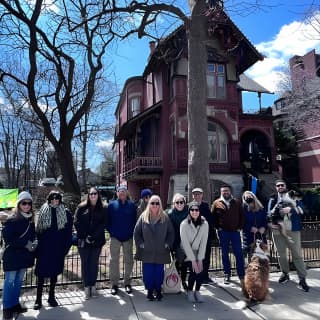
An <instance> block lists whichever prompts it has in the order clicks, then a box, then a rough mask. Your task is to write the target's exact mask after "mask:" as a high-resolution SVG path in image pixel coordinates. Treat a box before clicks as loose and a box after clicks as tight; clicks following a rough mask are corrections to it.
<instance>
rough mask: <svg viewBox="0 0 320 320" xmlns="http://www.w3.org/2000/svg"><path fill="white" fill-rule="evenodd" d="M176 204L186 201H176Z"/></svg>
mask: <svg viewBox="0 0 320 320" xmlns="http://www.w3.org/2000/svg"><path fill="white" fill-rule="evenodd" d="M175 203H176V204H184V201H176V202H175Z"/></svg>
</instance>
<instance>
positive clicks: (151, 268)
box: [142, 262, 164, 290]
mask: <svg viewBox="0 0 320 320" xmlns="http://www.w3.org/2000/svg"><path fill="white" fill-rule="evenodd" d="M142 275H143V282H144V285H145V287H146V289H147V290H154V289H155V290H161V286H162V282H163V278H164V265H163V264H157V263H146V262H144V263H142Z"/></svg>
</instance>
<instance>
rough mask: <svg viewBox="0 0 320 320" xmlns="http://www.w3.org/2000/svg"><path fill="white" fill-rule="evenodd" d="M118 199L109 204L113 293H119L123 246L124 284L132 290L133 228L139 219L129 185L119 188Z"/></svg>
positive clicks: (127, 289) (108, 227)
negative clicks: (129, 195) (129, 193)
mask: <svg viewBox="0 0 320 320" xmlns="http://www.w3.org/2000/svg"><path fill="white" fill-rule="evenodd" d="M117 197H118V199H117V200H114V201H111V202H110V204H109V206H108V224H107V230H108V232H109V233H110V281H111V285H112V288H111V294H112V295H116V294H117V293H118V283H119V279H120V267H119V256H120V249H121V247H122V252H123V262H124V286H125V290H126V292H127V293H131V292H132V288H131V284H130V282H131V272H132V268H133V230H134V227H135V224H136V220H137V209H136V206H135V205H134V203H133V202H132V201H131V200H129V197H128V191H127V187H126V186H124V185H120V186H119V187H118V188H117Z"/></svg>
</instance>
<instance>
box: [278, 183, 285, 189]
mask: <svg viewBox="0 0 320 320" xmlns="http://www.w3.org/2000/svg"><path fill="white" fill-rule="evenodd" d="M276 187H277V188H279V187H284V184H283V183H279V184H277V185H276Z"/></svg>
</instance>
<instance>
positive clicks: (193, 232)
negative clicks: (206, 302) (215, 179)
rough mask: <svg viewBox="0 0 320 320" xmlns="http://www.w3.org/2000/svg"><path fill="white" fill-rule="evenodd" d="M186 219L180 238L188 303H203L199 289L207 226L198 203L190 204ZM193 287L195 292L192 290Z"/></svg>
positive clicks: (201, 281)
mask: <svg viewBox="0 0 320 320" xmlns="http://www.w3.org/2000/svg"><path fill="white" fill-rule="evenodd" d="M188 212H189V215H188V217H187V218H186V219H185V220H184V221H182V223H181V225H180V236H181V244H182V247H183V250H184V252H185V254H186V258H185V263H186V267H187V268H188V269H189V272H190V273H189V278H188V288H187V289H188V292H187V298H188V301H190V302H192V303H194V302H203V297H202V296H201V294H200V287H201V285H202V283H203V277H204V273H203V260H204V258H205V253H206V246H207V240H208V232H209V225H208V222H207V221H206V219H205V218H204V217H202V216H201V215H200V205H199V203H198V202H195V201H193V202H190V203H189V209H188ZM194 286H195V291H193V288H194Z"/></svg>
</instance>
